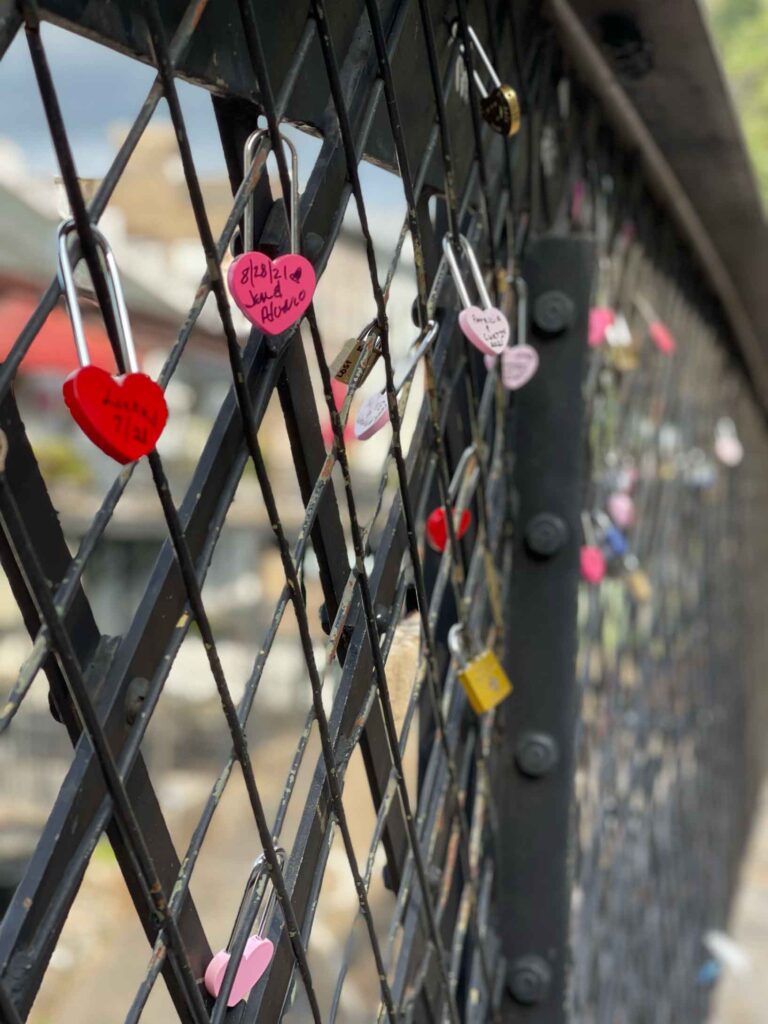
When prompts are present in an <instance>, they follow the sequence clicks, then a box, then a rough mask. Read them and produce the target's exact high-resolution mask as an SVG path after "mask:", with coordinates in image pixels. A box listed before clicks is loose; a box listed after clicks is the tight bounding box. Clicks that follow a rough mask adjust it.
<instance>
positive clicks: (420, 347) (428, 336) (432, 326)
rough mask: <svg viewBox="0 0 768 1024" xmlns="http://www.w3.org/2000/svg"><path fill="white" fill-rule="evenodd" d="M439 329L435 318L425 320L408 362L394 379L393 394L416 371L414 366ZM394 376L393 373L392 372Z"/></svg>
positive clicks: (396, 392) (397, 392)
mask: <svg viewBox="0 0 768 1024" xmlns="http://www.w3.org/2000/svg"><path fill="white" fill-rule="evenodd" d="M439 329H440V324H439V322H438V321H437V320H427V323H426V326H425V327H424V329H423V330H422V332H421V334H420V335H419V336H418V338H417V339H416V342H415V347H414V348H413V349H412V351H411V353H410V355H409V357H408V362H407V363H405V365H404V366H403V369H402V370H401V371H400V374H399V379H397V380H395V382H394V384H395V394H396V395H397V394H399V393H400V391H401V390H402V388H403V386H404V385H405V384H406V383H407V381H409V380H410V379H411V377H412V376H413V375H414V373H415V372H416V367H417V366H418V365H419V360H420V359H421V358H422V356H424V355H425V354H426V351H427V349H428V348H429V347H430V345H431V344H432V342H433V341H434V340H435V338H436V337H437V333H438V331H439ZM393 376H394V374H393ZM384 391H386V388H382V393H383V392H384Z"/></svg>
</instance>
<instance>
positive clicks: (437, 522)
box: [425, 505, 472, 552]
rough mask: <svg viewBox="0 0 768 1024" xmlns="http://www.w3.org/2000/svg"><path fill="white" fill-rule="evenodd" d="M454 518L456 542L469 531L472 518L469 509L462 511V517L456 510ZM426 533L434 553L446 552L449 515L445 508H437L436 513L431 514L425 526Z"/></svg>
mask: <svg viewBox="0 0 768 1024" xmlns="http://www.w3.org/2000/svg"><path fill="white" fill-rule="evenodd" d="M453 516H454V518H453V523H454V530H455V531H456V540H461V538H462V537H463V536H464V534H465V533H466V532H467V530H468V529H469V524H470V523H471V521H472V516H471V514H470V511H469V509H468V508H463V509H462V510H461V516H459V513H458V509H454V513H453ZM425 533H426V537H427V544H429V546H430V547H431V548H432V550H433V551H441V552H442V551H445V548H446V546H447V544H448V515H447V513H446V511H445V508H444V506H442V505H441V506H440V508H436V509H435V510H434V512H430V513H429V515H428V516H427V522H426V524H425Z"/></svg>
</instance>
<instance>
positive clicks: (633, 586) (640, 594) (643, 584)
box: [624, 555, 653, 604]
mask: <svg viewBox="0 0 768 1024" xmlns="http://www.w3.org/2000/svg"><path fill="white" fill-rule="evenodd" d="M624 568H625V569H626V571H627V574H626V577H625V579H626V582H627V589H628V590H629V593H630V594H631V596H632V597H633V598H634V600H635V601H637V603H638V604H647V603H648V602H649V601H650V600H651V598H652V597H653V584H652V583H651V578H650V576H649V575H648V573H647V572H646V571H645V569H643V568H641V566H640V563H639V561H638V559H637V557H636V556H635V555H627V557H626V558H625V559H624Z"/></svg>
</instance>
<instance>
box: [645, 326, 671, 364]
mask: <svg viewBox="0 0 768 1024" xmlns="http://www.w3.org/2000/svg"><path fill="white" fill-rule="evenodd" d="M648 333H649V334H650V336H651V341H652V342H653V344H654V345H655V346H656V348H657V349H658V350H659V352H661V353H662V354H663V355H665V356H671V355H672V354H673V353H674V351H675V349H676V348H677V342H676V341H675V339H674V336H673V335H672V332H671V331H670V329H669V328H668V327H667V326H666V325H665V324H663V323H662V322H661V320H654V321H652V322H651V323H650V324H649V326H648Z"/></svg>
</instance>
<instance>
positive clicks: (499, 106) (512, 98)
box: [480, 82, 521, 135]
mask: <svg viewBox="0 0 768 1024" xmlns="http://www.w3.org/2000/svg"><path fill="white" fill-rule="evenodd" d="M480 113H481V114H482V115H483V119H484V120H485V122H486V124H489V125H490V126H491V128H493V130H494V131H495V132H498V133H499V135H516V134H517V133H518V132H519V131H520V124H521V117H520V101H519V100H518V98H517V93H516V92H515V90H514V89H513V88H512V86H511V85H505V84H504V83H503V82H502V84H501V85H497V86H496V87H495V88H494V89H491V91H490V92H489V93H488V95H487V96H481V97H480Z"/></svg>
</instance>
